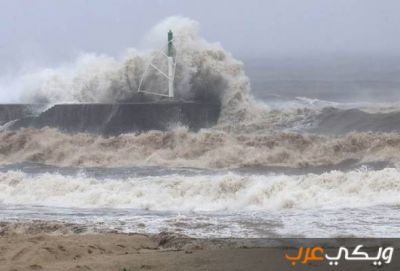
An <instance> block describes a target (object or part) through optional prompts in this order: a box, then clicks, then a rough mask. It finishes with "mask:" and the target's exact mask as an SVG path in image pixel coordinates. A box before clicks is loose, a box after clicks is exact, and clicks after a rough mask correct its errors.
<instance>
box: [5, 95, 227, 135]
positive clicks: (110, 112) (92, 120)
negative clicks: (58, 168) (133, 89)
mask: <svg viewBox="0 0 400 271" xmlns="http://www.w3.org/2000/svg"><path fill="white" fill-rule="evenodd" d="M39 108H44V105H32V104H14V105H0V122H1V123H2V124H3V125H4V124H5V123H7V122H11V123H9V124H8V125H7V124H6V126H7V129H19V128H22V127H32V128H43V127H53V128H58V129H60V130H62V131H65V132H70V133H74V132H89V133H96V134H102V135H118V134H121V133H128V132H143V131H149V130H168V129H169V128H171V127H173V126H176V125H178V124H179V125H184V126H187V127H188V128H189V129H190V130H193V131H197V130H199V129H201V128H207V127H211V126H213V125H215V124H216V123H217V121H218V118H219V114H220V105H218V104H206V103H198V102H180V101H165V102H147V103H146V102H145V103H126V104H57V105H54V106H51V107H49V108H48V109H47V110H43V111H42V112H38V111H39Z"/></svg>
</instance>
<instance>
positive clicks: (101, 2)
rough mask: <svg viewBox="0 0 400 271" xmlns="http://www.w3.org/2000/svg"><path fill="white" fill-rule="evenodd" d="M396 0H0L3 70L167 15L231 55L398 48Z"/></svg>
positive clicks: (133, 41)
mask: <svg viewBox="0 0 400 271" xmlns="http://www.w3.org/2000/svg"><path fill="white" fill-rule="evenodd" d="M399 13H400V1H398V0H330V1H329V0H246V1H239V0H220V1H218V0H0V18H1V21H0V61H1V63H2V64H1V65H2V70H4V68H5V67H14V66H16V65H17V63H21V62H24V61H25V62H29V61H37V62H41V63H49V64H54V63H58V62H65V61H68V59H70V58H73V57H74V56H76V55H77V54H78V53H80V52H96V53H101V54H103V53H104V54H110V55H118V54H119V53H121V52H122V51H123V50H124V49H125V48H127V47H135V45H137V44H138V43H139V42H140V40H141V39H142V38H143V36H144V35H145V33H146V31H148V30H149V29H150V28H151V27H152V26H154V25H155V24H157V23H158V22H159V21H161V20H162V19H164V18H166V17H168V16H171V15H182V16H187V17H190V18H193V19H195V20H197V21H199V23H200V26H201V34H202V35H203V36H204V37H205V38H206V39H207V40H210V41H219V42H221V44H222V45H223V46H224V47H225V48H226V49H227V50H229V51H231V52H232V53H233V54H235V55H236V56H238V57H260V56H266V57H270V56H277V55H279V56H296V55H320V54H324V55H329V54H337V53H340V54H376V55H391V54H395V55H399V48H400V15H399Z"/></svg>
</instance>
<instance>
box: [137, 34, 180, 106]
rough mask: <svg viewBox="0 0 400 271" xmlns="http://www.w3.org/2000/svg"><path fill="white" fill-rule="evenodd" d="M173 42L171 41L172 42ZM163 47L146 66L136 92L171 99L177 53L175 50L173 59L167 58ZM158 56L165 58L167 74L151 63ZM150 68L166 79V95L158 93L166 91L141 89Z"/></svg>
mask: <svg viewBox="0 0 400 271" xmlns="http://www.w3.org/2000/svg"><path fill="white" fill-rule="evenodd" d="M173 41H174V40H172V42H173ZM163 49H164V46H163V48H162V49H161V50H159V52H158V54H156V55H155V56H154V57H153V58H151V59H150V61H149V63H148V64H147V66H146V69H145V71H144V73H143V75H142V78H141V79H140V83H139V87H138V90H137V91H138V92H139V93H140V92H142V93H146V94H150V95H156V96H163V97H169V98H173V97H174V80H175V70H176V58H177V53H176V50H175V57H169V56H168V55H167V54H165V53H164V50H163ZM160 54H162V55H163V56H165V57H166V58H167V61H168V74H166V73H165V72H163V71H162V70H161V69H159V68H158V67H157V66H155V65H154V64H153V63H152V62H153V59H154V58H155V57H158V56H159V55H160ZM150 67H152V68H153V69H155V70H156V71H157V72H159V73H160V74H161V75H162V76H163V77H165V78H167V79H168V94H164V93H160V92H167V91H166V90H158V91H155V90H144V89H142V85H143V80H144V78H145V76H146V75H147V73H148V71H149V69H150Z"/></svg>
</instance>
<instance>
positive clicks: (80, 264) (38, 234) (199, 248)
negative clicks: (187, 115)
mask: <svg viewBox="0 0 400 271" xmlns="http://www.w3.org/2000/svg"><path fill="white" fill-rule="evenodd" d="M82 231H84V229H82V228H80V227H77V226H74V225H67V226H66V225H60V224H47V223H40V222H38V223H33V224H10V223H0V270H10V271H11V270H15V271H17V270H52V271H56V270H63V271H64V270H98V271H102V270H104V271H106V270H107V271H111V270H121V271H122V270H127V271H130V270H268V268H267V269H266V267H268V266H269V258H270V257H271V255H276V259H278V258H279V259H282V263H283V257H282V250H281V249H270V248H248V247H246V246H238V245H233V244H232V243H229V242H225V241H215V240H214V241H213V240H195V239H190V238H187V237H184V236H178V235H175V234H170V233H161V234H158V235H141V234H117V233H87V232H85V233H82ZM271 252H272V254H271ZM266 255H267V257H266Z"/></svg>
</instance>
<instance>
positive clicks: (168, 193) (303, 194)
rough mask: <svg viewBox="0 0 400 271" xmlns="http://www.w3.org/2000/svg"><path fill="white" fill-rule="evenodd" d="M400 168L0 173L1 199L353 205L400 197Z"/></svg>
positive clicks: (197, 205)
mask: <svg viewBox="0 0 400 271" xmlns="http://www.w3.org/2000/svg"><path fill="white" fill-rule="evenodd" d="M399 192H400V172H399V171H398V170H397V169H391V168H386V169H383V170H380V171H368V170H356V171H350V172H347V173H345V172H340V171H332V172H328V173H324V174H321V175H317V174H306V175H296V176H295V175H293V176H288V175H270V176H268V175H239V174H235V173H229V174H221V175H199V176H180V175H167V176H153V177H135V178H127V179H112V178H108V179H101V180H99V179H96V178H91V177H86V176H79V175H77V176H64V175H60V174H50V173H45V174H39V175H29V174H27V173H22V172H18V171H7V172H3V173H0V202H1V203H3V204H28V205H44V206H53V207H68V208H75V207H77V208H81V207H82V208H83V207H87V208H133V209H145V210H162V211H169V210H172V211H182V212H183V211H212V212H218V211H225V210H228V211H233V212H239V211H267V210H271V211H272V210H281V209H303V208H305V209H315V208H328V209H329V208H331V209H337V208H349V207H352V208H355V207H366V206H375V205H397V204H399V203H400V200H399V197H398V194H399Z"/></svg>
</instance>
